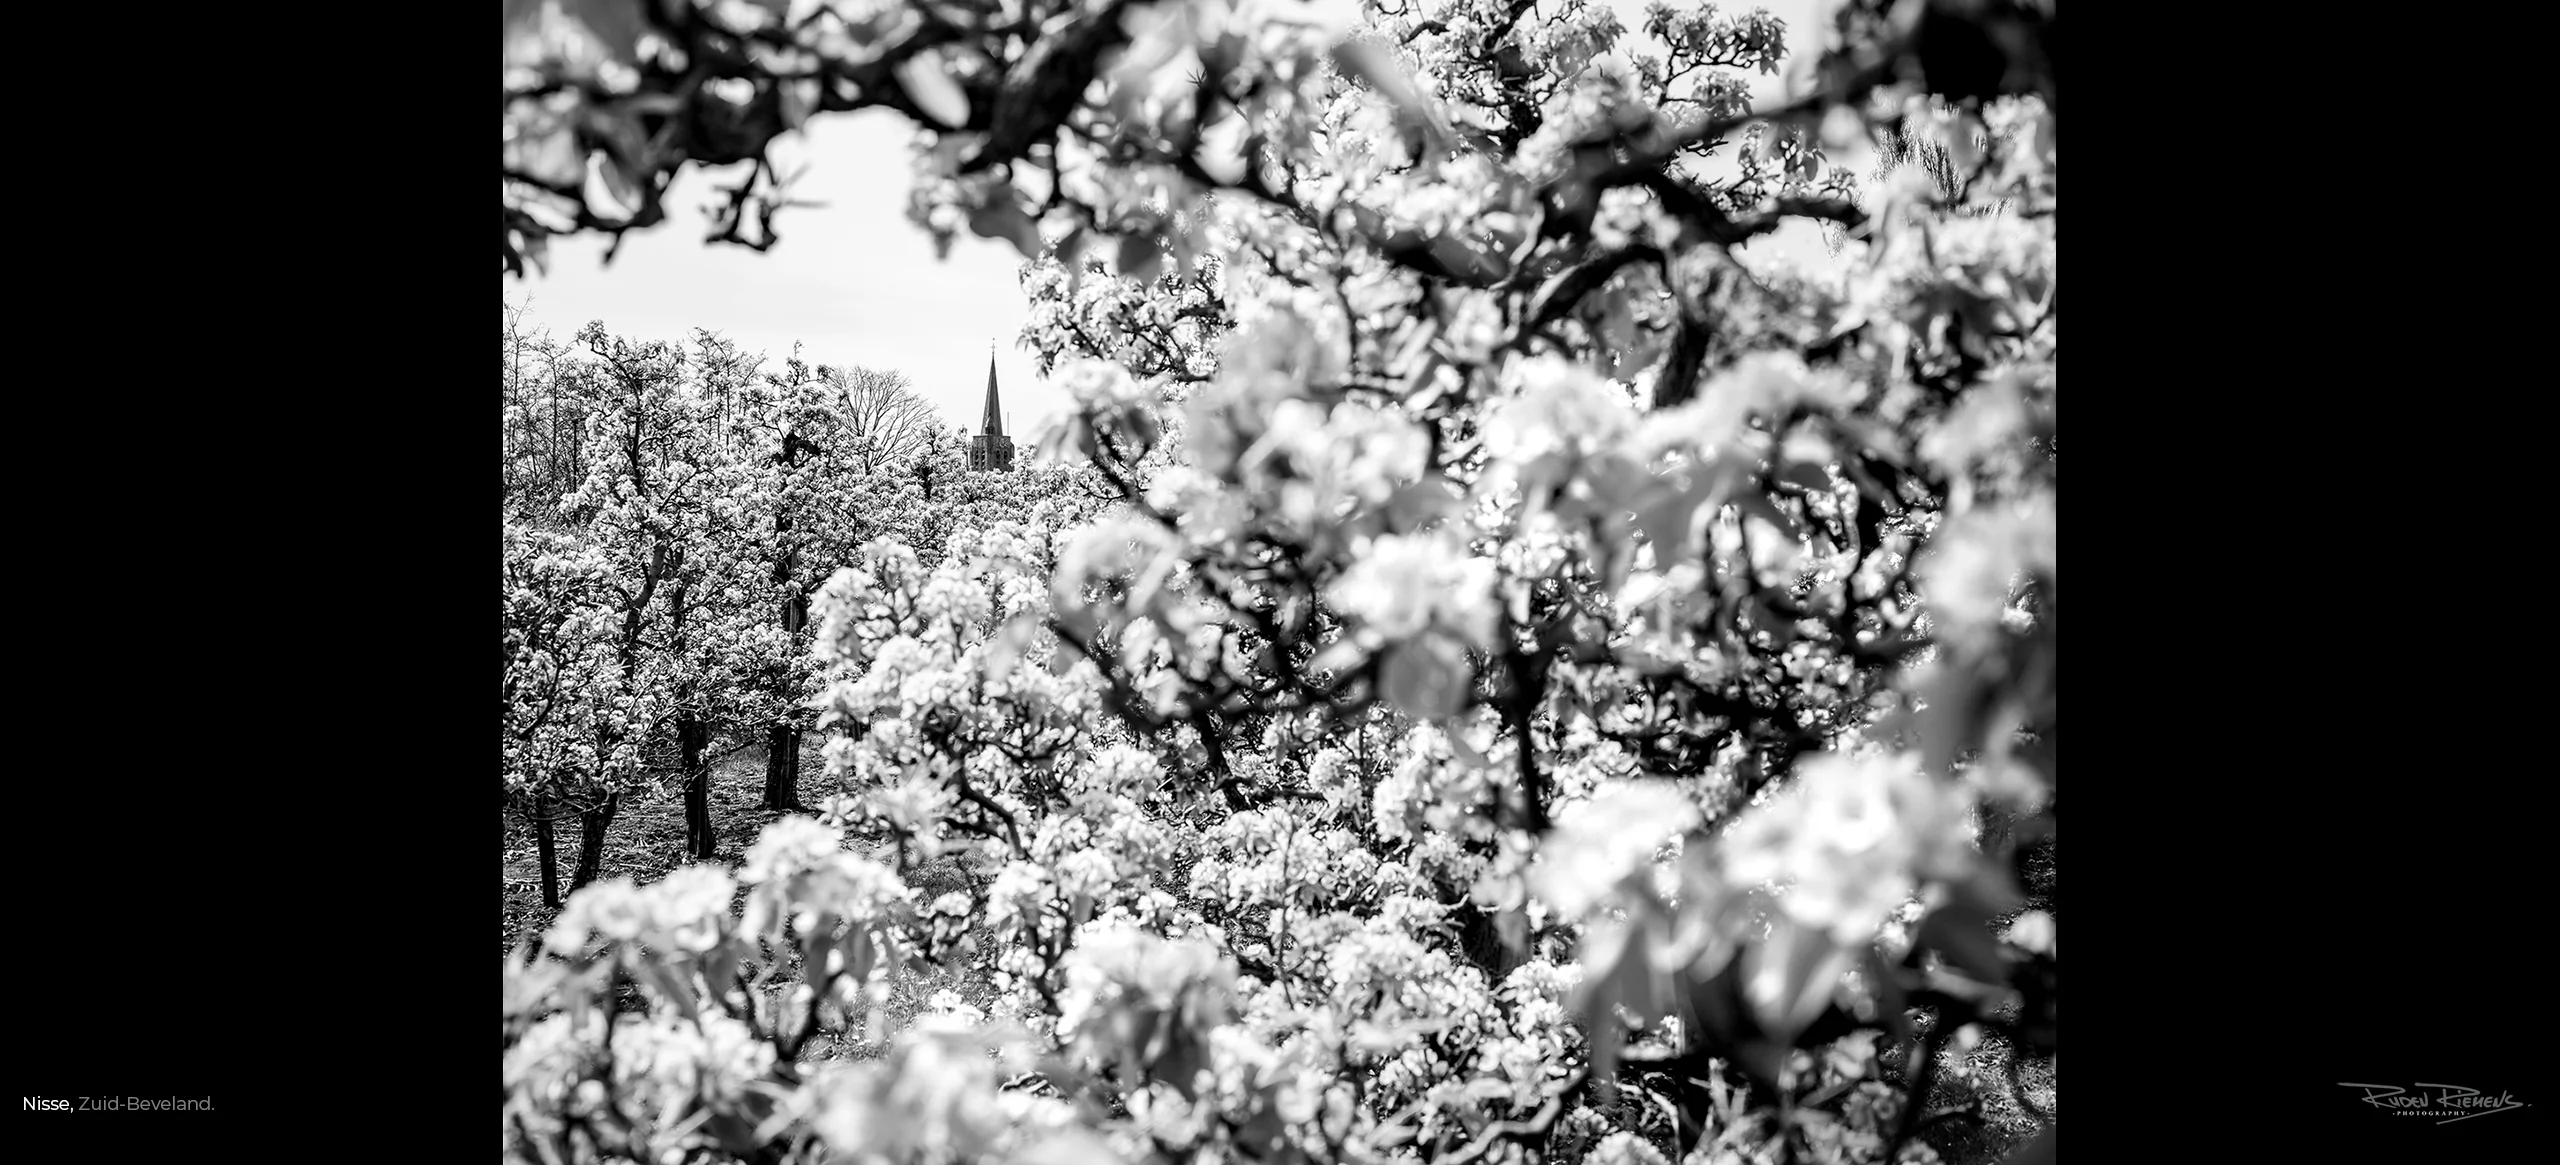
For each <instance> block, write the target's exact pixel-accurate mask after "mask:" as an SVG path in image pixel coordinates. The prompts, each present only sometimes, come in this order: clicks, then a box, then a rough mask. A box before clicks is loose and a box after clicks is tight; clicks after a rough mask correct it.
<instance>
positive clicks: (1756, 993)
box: [1742, 913, 1858, 1044]
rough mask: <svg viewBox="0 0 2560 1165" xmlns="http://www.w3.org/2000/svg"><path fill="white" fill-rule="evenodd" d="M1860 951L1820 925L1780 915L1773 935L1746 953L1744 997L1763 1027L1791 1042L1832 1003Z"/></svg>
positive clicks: (1783, 1042) (1772, 932)
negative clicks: (1841, 981) (1835, 938)
mask: <svg viewBox="0 0 2560 1165" xmlns="http://www.w3.org/2000/svg"><path fill="white" fill-rule="evenodd" d="M1857 955H1858V952H1857V950H1856V949H1855V948H1853V947H1850V946H1846V945H1844V944H1841V943H1839V942H1837V941H1834V940H1833V939H1832V937H1831V935H1830V934H1829V933H1828V932H1826V931H1824V930H1822V929H1821V928H1820V927H1814V926H1807V925H1805V924H1803V923H1801V922H1798V921H1796V920H1795V919H1794V918H1793V917H1791V916H1789V915H1786V914H1784V913H1781V914H1779V915H1778V917H1777V918H1776V919H1775V921H1774V922H1773V924H1772V925H1771V927H1770V930H1769V937H1767V938H1766V939H1763V940H1761V941H1760V942H1759V943H1758V944H1756V945H1754V946H1753V947H1751V948H1750V949H1749V950H1748V951H1746V952H1744V954H1743V956H1742V959H1743V962H1744V963H1745V964H1746V966H1745V970H1744V978H1743V997H1744V998H1745V999H1746V1000H1748V1001H1749V1002H1750V1004H1751V1012H1752V1016H1753V1017H1754V1018H1755V1019H1756V1020H1757V1021H1758V1024H1759V1027H1760V1030H1761V1031H1763V1032H1766V1033H1767V1034H1768V1035H1769V1036H1770V1037H1771V1038H1772V1039H1774V1040H1775V1041H1776V1042H1778V1043H1780V1044H1786V1043H1790V1042H1792V1041H1793V1040H1794V1039H1795V1037H1796V1034H1797V1033H1798V1032H1801V1031H1803V1030H1804V1029H1805V1027H1806V1026H1807V1025H1808V1024H1811V1023H1812V1022H1813V1020H1814V1017H1815V1016H1818V1015H1820V1014H1822V1009H1823V1008H1825V1007H1827V1006H1829V1005H1830V1003H1831V998H1832V995H1833V993H1834V992H1835V991H1837V990H1838V988H1839V986H1840V977H1841V976H1842V975H1843V974H1845V973H1847V972H1848V970H1849V968H1850V967H1851V966H1852V965H1854V964H1855V963H1856V961H1857Z"/></svg>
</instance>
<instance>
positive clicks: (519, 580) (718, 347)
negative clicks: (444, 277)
mask: <svg viewBox="0 0 2560 1165" xmlns="http://www.w3.org/2000/svg"><path fill="white" fill-rule="evenodd" d="M504 356H505V381H506V409H505V442H504V450H505V458H504V460H505V467H506V504H505V522H504V525H505V532H504V548H505V554H504V574H505V577H504V589H505V611H506V617H505V640H506V653H505V654H506V678H505V709H506V711H505V786H506V796H507V804H508V806H509V808H510V809H512V810H514V811H516V812H519V813H521V814H522V815H524V816H525V817H526V818H527V819H529V820H530V821H531V822H532V824H533V827H534V832H535V837H536V843H537V846H538V848H539V851H540V860H541V866H542V881H543V898H544V901H545V904H546V905H552V906H557V905H559V903H560V900H561V899H560V890H561V886H560V869H559V855H558V845H557V842H556V836H557V832H558V829H557V827H558V825H559V824H560V823H562V822H565V821H570V820H575V821H576V822H578V823H579V824H580V826H581V832H580V833H579V847H578V853H577V859H576V864H575V866H574V868H573V869H572V870H571V872H570V876H569V883H570V885H571V886H572V887H574V886H579V885H584V884H586V883H587V882H589V881H591V880H592V879H593V878H594V877H595V876H596V873H597V869H598V866H599V863H600V862H601V859H602V856H603V846H604V842H605V837H606V832H607V830H608V829H609V828H610V827H611V825H612V823H613V820H614V817H615V815H616V813H617V812H618V810H619V808H620V806H621V804H622V802H623V800H624V799H625V798H626V797H628V796H630V795H633V794H635V793H638V792H642V791H647V790H654V789H658V788H660V787H663V786H667V785H673V786H675V787H676V788H677V789H679V790H680V791H681V795H682V796H683V798H684V803H685V820H686V829H685V853H686V856H688V857H692V858H696V859H708V858H710V857H711V856H712V845H713V831H712V824H711V818H710V802H709V768H710V762H711V760H712V759H713V752H712V750H713V748H714V747H715V743H716V742H718V741H722V740H731V741H736V742H739V743H750V742H760V743H762V744H764V745H765V747H766V749H767V754H768V756H767V770H766V785H765V790H764V801H765V804H766V806H767V807H769V808H774V809H795V808H799V807H800V793H799V784H800V774H799V756H800V739H801V736H802V734H803V733H804V732H805V731H806V730H807V727H808V724H809V721H810V717H811V716H812V715H813V713H812V712H811V710H810V709H809V707H808V703H809V699H810V697H811V696H812V695H813V694H814V693H815V691H816V690H817V689H816V667H815V665H814V663H813V661H812V660H811V658H810V655H809V650H810V642H811V641H810V632H809V630H808V628H807V626H806V624H807V622H808V602H809V598H810V596H811V595H812V594H813V593H814V592H815V590H816V589H817V586H818V584H819V583H820V582H821V581H822V580H823V579H824V578H825V577H826V575H827V572H828V571H830V570H832V569H833V568H834V567H835V566H836V565H837V564H840V563H843V562H845V561H849V560H850V559H851V556H852V552H853V549H854V547H856V546H858V545H860V544H861V543H863V542H864V541H867V540H869V539H872V538H875V537H884V536H885V537H896V538H901V539H904V540H907V541H911V542H916V543H918V544H922V545H928V546H930V545H933V544H935V542H936V541H937V540H938V539H939V538H940V537H941V536H942V535H943V534H944V533H946V532H947V531H948V529H949V528H950V527H951V525H952V524H953V523H954V522H955V521H964V520H967V518H968V516H969V515H970V514H972V513H974V512H975V510H976V509H978V508H981V507H982V506H983V504H984V502H985V500H986V499H985V497H983V496H982V495H988V494H991V493H992V494H998V495H1002V496H1003V497H1004V499H1005V501H1004V502H1003V503H1002V504H1004V505H1006V506H1011V505H1015V504H1020V503H1022V502H1023V501H1024V499H1025V496H1026V495H1027V494H1028V493H1033V492H1037V491H1039V490H1042V489H1044V488H1049V489H1054V486H1055V483H1054V482H1053V481H1051V480H1050V479H1051V478H1055V477H1056V476H1057V475H1054V474H1052V475H1047V476H1046V477H1041V476H1034V477H1027V478H1021V479H1016V480H1012V481H1008V482H1005V483H1001V484H999V483H991V482H983V481H977V480H974V479H979V478H986V477H989V476H990V475H985V474H972V473H968V472H966V470H965V465H966V462H965V459H963V458H962V457H961V456H960V454H959V450H958V448H957V446H956V443H955V442H953V441H952V439H951V437H950V434H949V433H947V432H946V431H945V430H944V429H943V427H942V426H941V425H940V423H939V421H938V419H937V418H936V417H935V415H934V413H933V410H932V408H931V406H929V405H928V404H927V403H926V402H925V401H924V400H923V399H922V398H921V397H919V396H917V395H916V394H915V393H914V392H912V391H911V390H910V389H909V388H908V386H907V384H906V381H905V379H904V378H903V377H902V376H900V375H898V374H896V373H893V372H881V371H877V370H872V369H865V368H851V369H838V368H831V367H822V366H821V367H812V366H810V365H809V364H807V363H805V362H803V361H802V360H800V359H799V358H798V357H797V356H794V357H793V358H791V359H789V360H787V361H784V362H783V363H782V365H781V367H780V368H779V369H775V370H767V369H765V368H763V367H761V365H762V364H763V361H762V360H761V359H760V358H759V357H756V356H752V355H749V354H747V353H743V352H741V351H739V350H738V349H737V347H736V346H735V345H733V344H731V343H729V342H727V341H726V340H723V339H722V338H720V337H718V336H714V335H710V334H708V333H700V332H697V333H696V334H695V335H694V337H693V338H692V339H691V341H690V342H689V343H687V344H684V345H675V344H669V343H663V342H657V341H636V340H631V339H626V338H622V337H617V336H613V335H610V334H608V333H607V332H606V331H605V330H604V329H603V327H602V326H601V325H600V324H590V325H589V326H588V327H587V328H586V329H584V330H583V331H581V332H580V333H579V334H578V335H577V337H576V338H575V340H574V342H573V343H572V344H564V343H560V342H558V341H556V340H554V339H553V338H552V337H551V336H549V335H548V334H547V333H542V332H540V331H538V330H535V329H532V328H529V327H528V326H527V325H526V324H525V322H524V319H523V309H522V308H521V307H519V306H516V305H510V306H509V307H508V308H507V314H506V320H505V326H504ZM1015 512H1020V511H1018V510H1017V511H1015Z"/></svg>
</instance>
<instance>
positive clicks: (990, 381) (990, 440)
mask: <svg viewBox="0 0 2560 1165" xmlns="http://www.w3.org/2000/svg"><path fill="white" fill-rule="evenodd" d="M985 412H986V415H985V416H983V417H981V418H979V421H978V427H979V429H980V430H981V432H980V433H979V434H978V435H977V436H975V437H971V438H970V439H969V468H971V469H981V470H1011V469H1012V468H1013V438H1011V437H1007V436H1005V435H1004V407H1003V405H1002V404H1001V403H1000V402H999V401H997V399H996V342H995V341H993V340H989V341H987V407H986V409H985Z"/></svg>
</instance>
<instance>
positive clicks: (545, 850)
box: [533, 797, 560, 910]
mask: <svg viewBox="0 0 2560 1165" xmlns="http://www.w3.org/2000/svg"><path fill="white" fill-rule="evenodd" d="M558 811H559V807H558V806H555V805H553V804H552V803H551V799H550V798H548V797H546V798H543V799H542V800H540V801H537V802H535V803H534V806H533V846H534V849H535V850H536V851H537V852H539V853H540V854H541V855H542V904H543V905H544V906H546V907H549V908H551V909H553V910H557V909H559V908H560V843H559V842H558V840H557V839H556V838H554V837H553V835H552V832H551V815H552V814H554V813H556V812H558Z"/></svg>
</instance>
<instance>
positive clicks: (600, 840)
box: [569, 793, 622, 890]
mask: <svg viewBox="0 0 2560 1165" xmlns="http://www.w3.org/2000/svg"><path fill="white" fill-rule="evenodd" d="M621 808H622V794H620V793H609V794H606V796H605V799H604V804H602V805H598V806H596V807H595V808H593V809H589V810H585V811H584V812H581V813H579V814H578V827H579V832H578V869H577V871H576V872H575V873H572V874H571V875H569V888H570V889H572V890H575V889H577V888H578V887H580V886H584V885H586V884H587V883H589V882H592V881H595V880H596V875H597V874H598V873H601V872H602V871H603V869H604V831H605V830H607V829H610V828H612V826H613V815H614V814H615V813H616V812H618V811H620V810H621Z"/></svg>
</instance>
